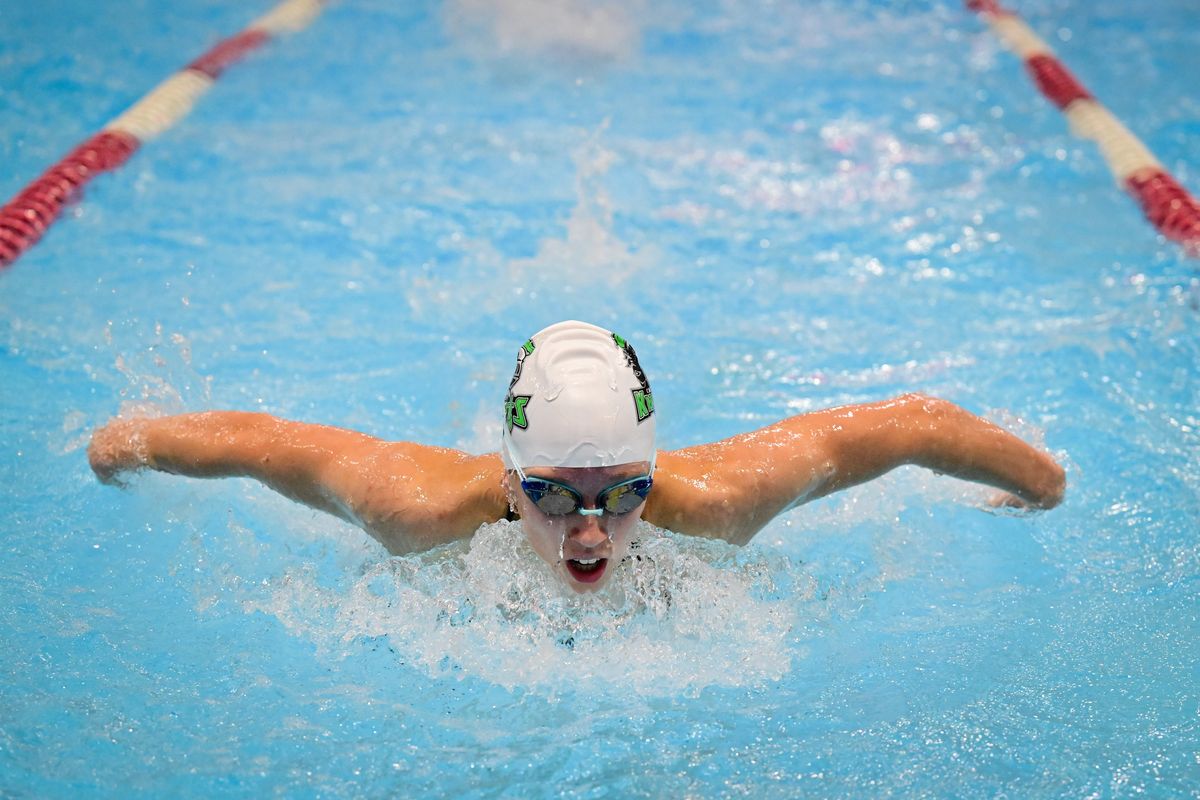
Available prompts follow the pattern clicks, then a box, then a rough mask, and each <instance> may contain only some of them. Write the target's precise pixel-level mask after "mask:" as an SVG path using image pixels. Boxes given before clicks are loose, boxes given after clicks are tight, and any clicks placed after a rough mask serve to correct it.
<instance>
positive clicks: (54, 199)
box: [0, 0, 327, 269]
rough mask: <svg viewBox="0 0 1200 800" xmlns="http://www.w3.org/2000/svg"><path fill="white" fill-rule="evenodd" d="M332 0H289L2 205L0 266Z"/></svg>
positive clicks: (214, 49)
mask: <svg viewBox="0 0 1200 800" xmlns="http://www.w3.org/2000/svg"><path fill="white" fill-rule="evenodd" d="M326 2H327V0H284V2H282V3H280V4H279V5H277V6H275V7H274V8H273V9H271V10H270V11H268V12H267V13H266V14H264V15H263V16H261V17H259V18H258V19H256V20H255V21H254V22H252V23H250V25H248V26H247V27H246V28H245V29H244V30H242V31H241V32H240V33H238V34H236V35H234V36H230V37H229V38H227V39H224V40H222V41H220V42H218V43H217V44H216V45H215V46H213V47H212V48H211V49H210V50H208V52H206V53H204V54H203V55H202V56H200V57H199V58H197V59H196V60H194V61H192V62H191V63H190V64H188V65H187V66H186V67H184V68H183V69H181V70H180V71H179V72H177V73H175V74H174V75H172V76H171V77H169V78H167V79H166V80H165V81H163V82H162V83H160V84H159V85H158V86H156V87H155V88H154V89H152V90H151V91H150V92H149V93H148V94H147V95H146V96H145V97H143V98H142V99H141V100H138V101H137V102H136V103H134V104H133V105H132V106H131V107H129V108H128V109H126V110H125V112H124V113H122V114H121V115H119V116H118V117H116V118H115V119H113V120H112V121H111V122H109V123H108V124H107V125H105V126H104V127H103V128H102V129H101V130H100V132H99V133H97V134H95V135H93V136H92V137H91V138H89V139H87V140H86V141H84V142H83V143H82V144H80V145H79V146H78V147H76V148H75V149H74V150H72V151H71V152H70V153H68V154H67V155H66V156H64V157H63V158H62V160H60V161H59V162H58V163H57V164H55V165H54V166H52V167H50V168H49V169H47V170H46V171H45V172H43V173H42V174H41V175H40V176H39V177H38V178H37V179H36V180H34V181H33V182H32V183H30V184H29V185H28V186H26V187H25V188H24V189H22V190H21V191H20V192H18V193H17V195H16V196H15V197H13V198H12V199H11V200H9V201H8V203H7V204H5V206H4V207H3V208H0V269H2V268H4V267H7V266H9V265H10V264H12V263H13V262H14V261H16V260H17V259H18V258H20V257H21V255H22V254H23V253H24V252H25V251H26V250H28V249H29V248H30V247H32V246H33V245H34V244H36V243H37V241H38V240H39V239H40V238H42V234H44V233H45V232H46V229H47V228H49V227H50V226H51V225H52V224H54V222H55V220H57V219H58V218H59V216H61V214H62V211H63V209H64V208H65V207H66V205H67V204H68V203H70V202H71V201H72V200H73V199H75V198H77V197H78V196H79V195H80V194H81V193H82V191H83V187H84V186H86V185H87V184H88V183H89V182H90V181H91V180H92V179H93V178H95V177H96V176H97V175H99V174H100V173H102V172H109V171H111V170H114V169H116V168H117V167H120V166H121V165H122V164H124V163H125V162H126V161H128V160H129V157H130V156H132V155H133V154H134V152H135V151H136V150H137V149H138V148H139V147H140V146H141V145H142V144H144V143H145V142H147V141H149V140H151V139H153V138H154V137H155V136H158V135H159V134H161V133H163V132H164V131H166V130H167V129H168V128H170V127H171V126H173V125H174V124H175V123H177V122H179V121H180V120H181V119H183V118H184V117H185V116H187V114H188V112H190V111H191V110H192V107H193V106H195V104H196V101H198V100H199V99H200V98H201V97H202V96H204V94H205V93H206V92H207V91H208V90H209V89H210V88H212V85H213V84H214V83H215V82H216V80H217V78H219V77H220V76H221V73H222V72H224V71H225V70H226V69H227V68H228V67H230V66H232V65H233V64H235V63H237V62H238V61H241V60H242V59H243V58H244V57H245V56H246V55H248V54H249V53H251V52H253V51H254V50H257V49H258V48H259V47H261V46H262V45H263V44H264V43H265V42H267V41H269V40H270V39H272V38H274V37H278V36H280V35H282V34H286V33H293V32H295V31H299V30H302V29H303V28H305V27H307V26H308V25H309V24H310V23H311V22H312V21H313V20H314V19H315V18H316V17H317V15H318V14H320V13H321V8H322V7H323V6H324V5H325V3H326Z"/></svg>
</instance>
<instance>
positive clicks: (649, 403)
mask: <svg viewBox="0 0 1200 800" xmlns="http://www.w3.org/2000/svg"><path fill="white" fill-rule="evenodd" d="M633 404H634V405H635V406H636V407H637V417H638V422H641V421H642V420H644V419H645V418H646V417H648V416H650V415H651V414H653V413H654V395H652V394H650V393H649V392H644V391H642V390H641V389H634V390H633Z"/></svg>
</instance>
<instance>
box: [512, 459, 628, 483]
mask: <svg viewBox="0 0 1200 800" xmlns="http://www.w3.org/2000/svg"><path fill="white" fill-rule="evenodd" d="M649 469H650V464H649V462H647V461H632V462H630V463H628V464H615V465H613V466H611V467H529V468H528V469H526V470H525V474H526V475H528V476H529V477H531V478H534V477H536V478H545V479H547V480H551V481H557V482H559V483H565V484H567V485H569V486H575V487H578V488H585V489H586V488H593V487H595V488H600V489H602V488H604V487H605V486H611V485H612V484H614V483H617V482H619V481H623V480H626V479H628V478H636V477H638V476H639V475H645V474H646V472H647V471H648V470H649Z"/></svg>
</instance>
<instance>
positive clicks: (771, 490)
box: [644, 394, 1066, 544]
mask: <svg viewBox="0 0 1200 800" xmlns="http://www.w3.org/2000/svg"><path fill="white" fill-rule="evenodd" d="M903 464H917V465H919V466H922V467H927V468H929V469H932V470H934V471H936V472H940V473H945V474H947V475H953V476H955V477H957V478H964V479H966V480H971V481H977V482H980V483H986V484H989V485H991V486H995V487H998V488H1000V489H1003V490H1005V491H1007V492H1011V493H1012V495H1015V498H1013V501H1014V502H1017V500H1018V499H1019V502H1020V503H1022V504H1027V505H1029V506H1033V507H1036V508H1053V507H1054V506H1055V505H1057V504H1058V503H1059V501H1060V500H1061V499H1062V495H1063V490H1064V488H1065V485H1066V478H1065V474H1064V472H1063V470H1062V467H1060V466H1059V465H1058V464H1057V463H1055V461H1054V459H1053V458H1051V457H1050V456H1049V455H1047V454H1046V453H1043V452H1041V451H1040V450H1037V449H1035V448H1034V447H1031V446H1030V445H1028V444H1026V443H1025V442H1023V441H1021V440H1020V439H1019V438H1017V437H1016V436H1014V435H1012V434H1011V433H1009V432H1007V431H1005V430H1003V429H1002V428H999V427H997V426H996V425H993V424H992V423H990V422H988V421H986V420H984V419H981V418H979V417H977V416H975V415H974V414H971V413H970V412H968V411H966V410H965V409H962V408H959V407H958V406H956V405H954V404H953V403H951V402H948V401H946V400H939V399H936V398H932V397H926V396H924V395H915V394H910V395H904V396H903V397H899V398H896V399H894V400H888V401H885V402H881V403H870V404H865V405H855V406H843V407H841V408H831V409H827V410H825V411H817V412H814V413H811V414H802V415H800V416H796V417H791V418H789V419H786V420H783V421H782V422H779V423H776V424H775V425H771V426H768V427H766V428H762V429H760V430H757V431H753V432H751V433H747V434H743V435H741V436H735V437H733V438H731V439H725V440H723V441H720V442H715V443H713V444H707V445H700V446H697V447H689V448H686V449H683V450H675V451H672V452H663V453H661V454H660V455H659V459H658V469H657V472H656V474H655V479H654V492H652V493H651V495H650V498H649V500H648V501H647V506H646V511H645V514H644V516H645V517H646V519H648V520H649V521H650V522H652V523H654V524H656V525H661V526H662V527H666V528H670V529H671V530H675V531H679V532H681V533H692V534H696V535H701V536H711V537H714V538H721V539H728V540H729V541H732V542H735V543H739V544H741V543H745V542H747V541H749V540H750V539H751V537H753V536H754V534H755V533H757V532H758V531H759V530H761V529H762V527H763V526H764V525H766V524H767V523H768V522H769V521H770V520H771V519H772V518H773V517H774V516H775V515H776V514H779V513H780V512H782V511H785V510H787V509H789V508H793V507H795V506H798V505H801V504H802V503H806V502H808V501H809V500H815V499H816V498H818V497H823V496H825V495H827V494H830V493H832V492H836V491H838V490H840V489H845V488H847V487H850V486H854V485H856V484H859V483H863V482H864V481H868V480H871V479H872V478H876V477H878V476H880V475H882V474H884V473H885V472H888V471H889V470H891V469H894V468H895V467H898V466H901V465H903Z"/></svg>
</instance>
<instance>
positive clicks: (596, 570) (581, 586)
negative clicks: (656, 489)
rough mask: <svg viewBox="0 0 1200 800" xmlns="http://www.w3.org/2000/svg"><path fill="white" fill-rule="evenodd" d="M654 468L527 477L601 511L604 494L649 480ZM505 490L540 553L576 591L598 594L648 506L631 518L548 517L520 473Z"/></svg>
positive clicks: (555, 470) (556, 471)
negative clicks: (599, 498)
mask: <svg viewBox="0 0 1200 800" xmlns="http://www.w3.org/2000/svg"><path fill="white" fill-rule="evenodd" d="M649 468H650V465H649V464H648V463H647V462H645V461H641V462H633V463H630V464H618V465H616V466H612V467H530V468H529V469H527V470H525V474H526V475H527V476H528V477H530V478H544V479H546V480H551V481H555V482H557V483H565V484H566V485H567V486H570V487H571V488H573V489H575V490H576V491H577V492H579V494H580V495H582V496H583V498H584V508H595V507H596V502H595V501H596V495H598V494H599V493H600V492H602V491H604V490H605V489H607V488H608V487H609V486H612V485H613V484H615V483H620V482H621V481H624V480H628V479H630V478H637V477H639V476H642V475H645V474H646V472H647V471H648V470H649ZM505 486H506V488H507V490H508V496H509V502H510V503H511V504H512V505H513V506H514V507H515V508H516V509H517V513H518V514H519V515H520V517H521V527H522V528H524V530H525V536H526V537H527V538H528V539H529V544H530V545H531V546H532V547H533V550H534V552H536V553H537V554H538V555H539V556H541V558H542V560H543V561H545V562H546V563H547V564H549V565H550V568H551V569H552V570H554V573H555V574H556V575H558V576H559V577H560V578H561V579H562V581H563V582H564V583H566V584H567V586H569V587H571V588H572V589H573V590H575V591H576V592H594V591H596V590H597V589H600V588H602V587H603V586H604V585H605V584H606V583H608V581H609V579H610V576H611V574H612V569H613V567H614V566H615V565H616V564H619V563H620V561H621V559H622V558H624V557H625V554H626V552H627V551H628V549H629V538H630V535H631V534H632V532H633V530H634V528H636V527H637V523H638V520H639V519H641V517H642V510H643V509H644V508H645V507H646V504H645V503H642V504H641V505H639V506H638V507H637V508H635V509H634V510H633V511H630V512H628V513H626V514H610V513H608V512H607V511H606V512H604V513H603V514H600V515H584V514H580V513H578V512H573V513H571V514H562V515H559V516H551V515H549V514H544V513H542V512H541V511H540V510H539V509H538V507H537V506H535V505H534V504H533V501H532V500H530V499H529V497H528V496H526V494H525V492H523V491H521V480H520V478H518V477H517V475H516V473H515V472H510V473H508V476H507V478H506V481H505ZM651 491H653V490H651ZM564 537H565V538H564ZM560 547H561V548H562V557H561V558H560V557H559V548H560ZM593 559H599V561H598V562H597V563H596V564H595V565H589V564H586V563H580V562H587V561H591V560H593Z"/></svg>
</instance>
